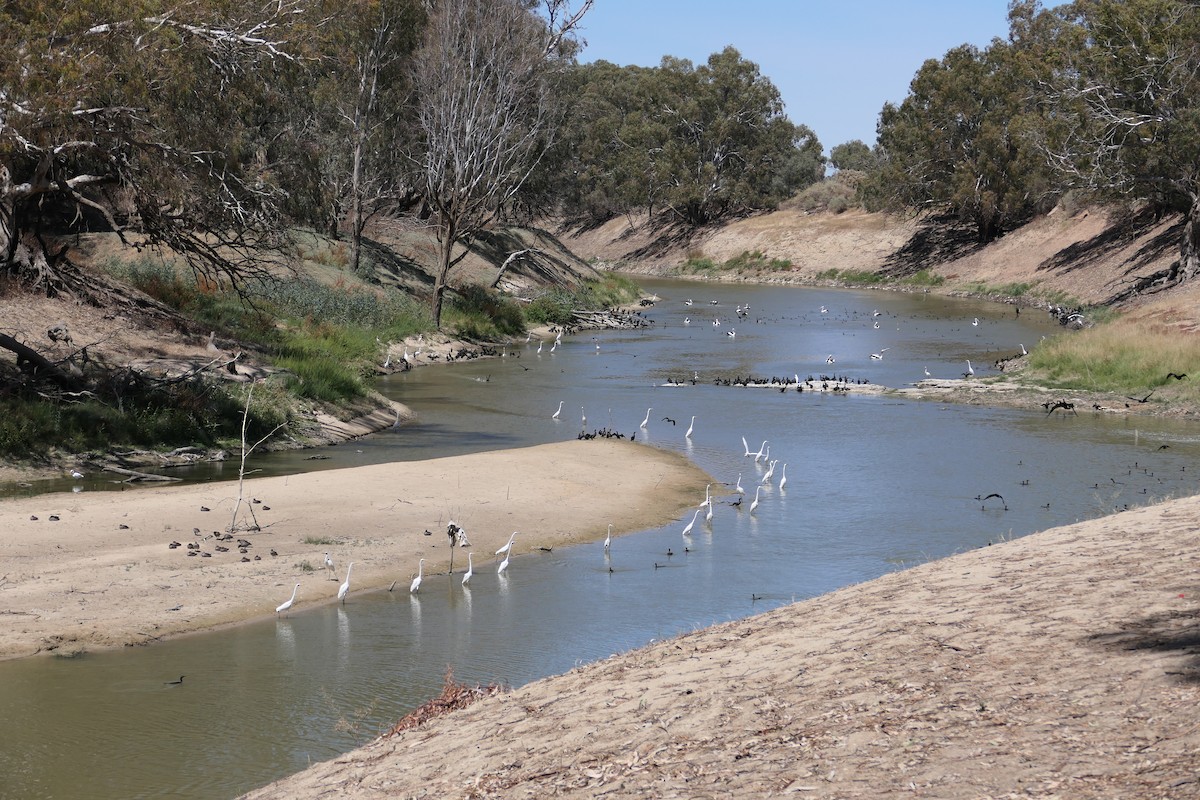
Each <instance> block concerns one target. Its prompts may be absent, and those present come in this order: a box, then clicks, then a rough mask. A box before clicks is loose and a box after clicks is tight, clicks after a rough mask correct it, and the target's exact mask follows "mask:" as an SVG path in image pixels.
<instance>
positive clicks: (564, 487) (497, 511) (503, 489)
mask: <svg viewBox="0 0 1200 800" xmlns="http://www.w3.org/2000/svg"><path fill="white" fill-rule="evenodd" d="M114 477H118V478H119V477H120V476H114ZM709 480H711V478H708V476H706V475H705V474H704V473H703V472H702V471H701V470H700V469H698V468H697V467H696V466H694V465H693V464H691V463H690V462H689V461H687V460H686V459H685V458H684V457H683V456H681V455H678V454H675V453H669V452H666V451H661V450H657V449H654V448H651V447H645V446H642V445H637V444H632V443H630V442H627V441H617V440H592V441H582V442H581V441H567V442H562V443H557V444H549V445H541V446H538V447H530V448H524V449H518V450H508V451H502V452H493V453H481V454H476V455H468V456H456V457H452V458H441V459H434V460H430V461H420V462H407V463H395V464H381V465H377V466H368V467H358V468H354V469H344V470H329V471H323V472H315V473H309V474H306V475H292V476H287V477H278V478H261V479H249V480H247V481H246V486H245V498H246V500H247V501H253V500H258V501H260V502H257V503H252V504H251V505H250V508H252V509H253V512H254V517H255V519H256V520H257V523H258V525H259V526H260V527H261V530H260V531H256V532H251V531H236V532H234V534H233V540H232V541H228V542H221V541H218V540H217V539H216V538H215V537H214V532H223V531H225V530H226V529H227V528H228V527H229V525H230V522H231V519H232V512H233V509H234V506H235V504H236V501H237V497H238V488H237V483H236V482H229V483H210V484H198V485H188V486H174V485H168V486H144V487H139V488H130V489H127V490H126V491H124V492H82V493H79V494H52V495H40V496H36V497H31V498H17V499H9V500H3V501H0V564H2V565H3V566H2V567H0V570H2V571H0V620H2V621H3V623H4V624H2V625H0V658H14V657H20V656H27V655H32V654H35V653H38V652H46V651H51V652H54V653H56V654H59V655H71V654H75V653H79V652H81V651H84V650H89V649H94V648H100V647H112V646H122V645H134V644H143V643H146V642H150V641H153V640H155V639H160V638H163V637H166V636H171V635H175V634H181V633H186V632H191V631H197V630H205V629H209V628H213V627H218V626H221V625H227V624H232V623H236V622H240V621H244V620H247V619H253V618H256V617H261V616H264V615H271V614H273V613H274V609H275V607H276V606H277V605H279V604H280V603H282V602H283V601H284V600H286V599H287V598H288V596H289V595H290V594H291V591H292V587H293V586H294V585H295V584H296V583H297V582H298V583H300V584H301V586H300V590H299V595H298V597H297V600H296V609H301V608H303V607H304V606H307V605H311V604H312V603H319V602H329V601H331V600H332V599H333V598H334V597H335V595H336V593H337V590H338V586H339V582H340V581H341V580H342V579H344V578H345V574H346V566H347V563H348V562H351V561H353V562H354V569H353V573H352V578H351V590H352V591H362V590H366V589H378V588H387V587H388V586H389V585H390V584H392V582H393V581H399V583H398V584H397V588H398V589H401V588H402V589H403V590H404V591H407V586H408V583H409V580H410V578H411V577H412V576H413V575H415V574H416V571H417V562H418V560H419V559H421V558H425V559H426V561H425V571H426V573H427V574H432V573H436V572H444V571H445V570H446V568H447V566H448V563H449V539H448V538H447V536H446V526H447V523H448V522H449V521H450V520H454V521H455V522H457V523H458V524H459V525H461V526H462V527H463V528H465V529H466V531H467V536H468V538H469V540H470V542H471V544H472V550H473V551H474V553H475V555H476V566H477V568H478V567H483V568H487V565H488V564H490V562H491V561H492V560H494V559H495V556H493V555H492V553H493V552H494V551H495V550H496V548H498V547H499V546H500V545H502V544H504V542H505V541H507V540H508V537H509V534H510V533H512V531H514V530H516V531H520V534H519V535H518V537H517V540H516V544H515V546H514V552H515V553H516V554H518V555H519V554H521V553H527V552H529V551H530V550H533V549H535V548H537V547H551V548H552V547H558V546H562V545H567V544H571V543H574V542H580V541H587V540H590V539H596V538H602V537H603V536H604V535H605V533H606V532H607V529H608V524H609V523H612V524H613V526H614V531H615V532H617V533H620V532H625V531H631V530H642V529H644V528H647V527H653V526H657V525H661V524H664V523H665V522H667V521H669V520H671V519H673V518H674V517H676V516H678V515H679V514H681V513H682V510H683V509H684V508H685V507H691V506H694V505H695V502H696V497H697V496H703V491H704V485H705V483H706V482H708V481H709ZM597 486H604V487H605V488H606V491H604V492H597V491H595V488H596V487H597ZM243 508H244V507H243ZM55 518H57V519H55ZM238 521H239V523H243V522H245V521H247V518H246V517H245V516H244V515H241V516H239V519H238ZM426 530H428V531H430V532H431V535H428V536H427V535H425V531H426ZM239 538H241V539H245V540H247V541H248V542H250V547H248V548H246V552H245V553H244V554H243V553H241V552H239V548H238V547H237V539H239ZM172 541H177V542H179V543H180V547H178V548H175V549H170V548H169V543H170V542H172ZM189 543H195V544H198V545H199V551H198V552H207V553H209V554H210V556H209V557H204V556H202V555H196V556H188V552H189V550H188V548H187V545H188V544H189ZM218 546H222V547H227V548H228V549H227V550H226V551H225V552H221V551H218V550H217V549H216V548H217V547H218ZM272 551H274V552H275V553H276V554H277V555H272ZM326 551H329V552H330V553H331V554H332V557H333V559H334V561H335V563H336V567H337V570H336V573H337V580H334V579H332V578H331V576H330V575H329V574H328V573H327V572H326V570H325V568H324V566H323V562H324V554H325V552H326ZM466 553H467V549H464V548H457V550H456V553H455V569H456V571H462V569H463V568H465V566H466ZM481 556H482V557H481ZM244 559H248V560H244Z"/></svg>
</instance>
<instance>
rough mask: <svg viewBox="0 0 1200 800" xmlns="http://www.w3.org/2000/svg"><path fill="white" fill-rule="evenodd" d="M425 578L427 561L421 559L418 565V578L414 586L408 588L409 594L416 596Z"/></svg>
mask: <svg viewBox="0 0 1200 800" xmlns="http://www.w3.org/2000/svg"><path fill="white" fill-rule="evenodd" d="M424 577H425V559H423V558H422V559H421V561H420V563H418V564H417V577H415V578H413V582H412V585H411V586H409V587H408V593H409V594H416V593H417V590H418V589H420V588H421V579H422V578H424Z"/></svg>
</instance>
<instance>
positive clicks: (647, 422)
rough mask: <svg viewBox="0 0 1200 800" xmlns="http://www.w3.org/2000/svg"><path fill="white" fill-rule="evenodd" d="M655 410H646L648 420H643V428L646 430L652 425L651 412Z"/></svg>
mask: <svg viewBox="0 0 1200 800" xmlns="http://www.w3.org/2000/svg"><path fill="white" fill-rule="evenodd" d="M653 410H654V409H653V408H647V409H646V418H645V419H644V420H642V427H643V428H644V427H646V426H647V425H649V424H650V412H651V411H653Z"/></svg>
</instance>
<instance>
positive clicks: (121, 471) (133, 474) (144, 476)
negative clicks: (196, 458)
mask: <svg viewBox="0 0 1200 800" xmlns="http://www.w3.org/2000/svg"><path fill="white" fill-rule="evenodd" d="M104 469H105V471H106V472H115V473H117V474H118V475H128V476H129V477H128V478H126V479H125V480H124V481H123V483H137V482H139V481H181V480H183V478H176V477H174V476H173V475H154V474H152V473H149V472H138V471H137V470H136V469H126V468H125V467H114V466H106V467H105V468H104Z"/></svg>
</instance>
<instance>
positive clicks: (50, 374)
mask: <svg viewBox="0 0 1200 800" xmlns="http://www.w3.org/2000/svg"><path fill="white" fill-rule="evenodd" d="M0 347H3V348H4V349H6V350H11V351H12V352H13V353H15V354H16V356H17V366H18V367H20V368H22V369H28V368H29V367H32V370H31V372H32V373H33V374H34V375H35V376H38V377H45V378H49V379H50V380H52V381H54V382H55V383H57V384H58V385H59V386H61V387H63V388H64V389H74V388H76V387H77V386H78V385H79V383H78V381H77V380H76V378H75V376H73V375H71V374H70V373H69V372H66V371H65V370H63V369H62V368H61V367H59V366H58V365H57V364H55V363H54V362H52V361H50V360H48V359H47V358H46V357H45V356H43V355H42V354H41V353H39V352H38V351H37V350H34V349H33V348H32V347H29V346H28V345H25V344H22V343H21V342H18V341H17V340H16V339H14V338H13V337H11V336H9V335H8V334H7V333H0Z"/></svg>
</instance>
